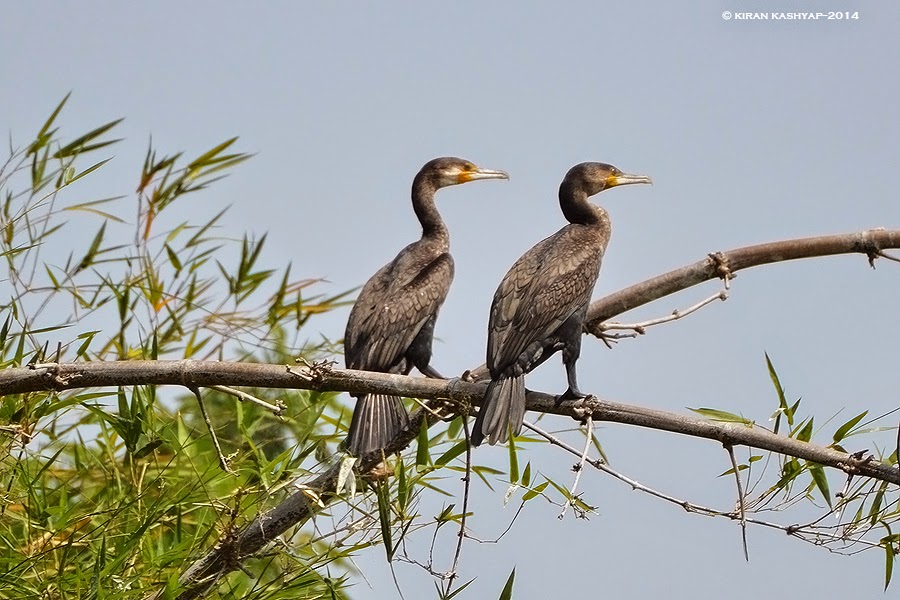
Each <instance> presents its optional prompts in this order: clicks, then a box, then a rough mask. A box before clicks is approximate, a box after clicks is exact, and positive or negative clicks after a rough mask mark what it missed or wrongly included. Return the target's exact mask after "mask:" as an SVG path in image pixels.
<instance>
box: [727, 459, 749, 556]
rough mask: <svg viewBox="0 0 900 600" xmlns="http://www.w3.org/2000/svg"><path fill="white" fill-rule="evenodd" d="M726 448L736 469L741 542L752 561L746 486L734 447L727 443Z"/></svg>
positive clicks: (733, 467)
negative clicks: (748, 534)
mask: <svg viewBox="0 0 900 600" xmlns="http://www.w3.org/2000/svg"><path fill="white" fill-rule="evenodd" d="M725 450H726V451H727V452H728V457H729V458H730V459H731V469H732V470H733V471H734V480H735V482H736V483H737V493H738V510H739V511H740V516H741V542H742V543H743V545H744V560H746V561H747V562H750V551H749V550H748V549H747V512H746V510H745V508H744V487H743V485H742V484H741V471H740V469H738V464H737V460H736V459H735V458H734V447H733V446H731V445H730V444H725Z"/></svg>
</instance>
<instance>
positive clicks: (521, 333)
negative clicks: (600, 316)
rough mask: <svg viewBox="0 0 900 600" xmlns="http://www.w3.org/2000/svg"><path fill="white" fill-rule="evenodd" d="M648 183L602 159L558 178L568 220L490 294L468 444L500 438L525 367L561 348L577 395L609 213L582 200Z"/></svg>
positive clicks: (509, 425)
mask: <svg viewBox="0 0 900 600" xmlns="http://www.w3.org/2000/svg"><path fill="white" fill-rule="evenodd" d="M631 183H651V181H650V178H649V177H646V176H643V175H626V174H625V173H622V172H621V171H620V170H619V169H617V168H615V167H613V166H610V165H607V164H603V163H581V164H579V165H575V166H574V167H572V168H571V169H569V172H568V173H566V176H565V178H563V181H562V184H560V186H559V205H560V208H562V212H563V215H564V216H565V217H566V219H567V220H568V221H569V225H566V226H565V227H563V228H562V229H560V230H559V231H557V232H556V233H555V234H553V235H551V236H550V237H548V238H547V239H545V240H543V241H541V242H539V243H538V244H537V245H535V246H534V247H533V248H531V250H529V251H528V252H526V253H525V254H523V255H522V257H521V258H519V260H517V261H516V263H515V264H514V265H513V266H512V268H511V269H510V270H509V272H508V273H507V274H506V276H505V277H504V278H503V281H501V282H500V287H498V288H497V292H496V293H495V294H494V300H493V303H492V304H491V316H490V321H489V324H488V344H487V366H488V370H489V371H490V374H491V383H490V384H489V385H488V388H487V392H486V393H485V396H484V403H483V404H482V406H481V410H480V411H479V413H478V417H477V419H476V420H475V427H474V429H473V432H472V444H474V445H475V446H478V445H479V444H481V442H483V441H484V439H485V438H487V440H488V442H489V443H491V444H495V443H497V442H505V441H506V440H507V438H508V436H509V434H510V432H512V435H513V436H515V435H518V434H519V432H520V431H521V429H522V421H523V420H524V418H525V374H526V373H529V372H531V371H532V370H534V369H535V368H537V366H538V365H540V364H541V363H543V362H544V361H545V360H547V359H548V358H550V357H551V356H552V355H553V354H554V353H555V352H556V351H558V350H562V359H563V363H564V364H565V366H566V376H567V378H568V383H569V389H567V390H566V393H565V394H564V395H563V397H564V398H583V397H584V394H582V393H581V391H580V390H579V389H578V381H577V379H576V377H575V362H576V361H577V360H578V355H579V354H580V353H581V330H582V325H583V324H584V317H585V314H586V313H587V308H588V304H589V302H590V299H591V292H592V291H593V289H594V284H595V283H596V282H597V276H598V275H599V274H600V262H601V260H602V259H603V253H604V252H605V251H606V246H607V244H608V243H609V236H610V233H611V226H610V221H609V214H608V213H607V212H606V211H605V210H603V209H602V208H601V207H599V206H596V205H594V204H591V203H590V202H588V198H589V197H590V196H593V195H594V194H598V193H600V192H602V191H603V190H605V189H608V188H611V187H615V186H618V185H627V184H631Z"/></svg>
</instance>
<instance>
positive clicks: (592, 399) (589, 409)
mask: <svg viewBox="0 0 900 600" xmlns="http://www.w3.org/2000/svg"><path fill="white" fill-rule="evenodd" d="M600 406H601V400H600V399H599V398H597V396H594V395H593V394H588V395H587V396H585V397H584V398H582V399H581V400H579V401H578V402H576V403H575V405H574V406H572V418H573V419H575V420H576V421H578V422H579V423H581V424H582V425H585V424H587V423H589V422H590V419H592V418H593V416H594V411H596V410H597V409H599V408H600Z"/></svg>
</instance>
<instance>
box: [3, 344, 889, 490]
mask: <svg viewBox="0 0 900 600" xmlns="http://www.w3.org/2000/svg"><path fill="white" fill-rule="evenodd" d="M120 385H180V386H198V387H209V386H215V385H226V386H251V387H269V388H290V389H307V390H316V391H320V392H353V393H358V394H390V395H396V396H407V397H414V398H422V399H429V400H451V401H452V402H454V403H463V404H464V403H469V404H473V405H475V406H480V405H481V401H482V397H483V395H484V390H485V384H484V383H470V382H466V381H461V380H450V381H447V380H443V379H429V378H425V377H408V376H405V375H392V374H388V373H370V372H368V371H354V370H351V369H332V368H330V367H316V366H314V367H310V368H304V369H303V370H302V371H298V370H296V369H290V368H288V367H286V366H285V365H269V364H261V363H225V362H214V361H190V360H183V361H152V360H146V361H110V362H91V363H60V364H56V363H49V364H39V365H34V366H33V367H31V368H28V367H24V368H18V369H4V370H3V371H0V395H6V394H15V393H24V392H36V391H41V390H64V389H73V388H96V387H111V386H120ZM433 409H434V406H432V410H433ZM528 409H529V410H533V411H537V412H542V413H549V414H556V415H562V416H568V417H572V418H573V419H577V420H578V421H583V420H584V419H586V418H587V417H588V416H590V417H591V419H593V420H594V421H609V422H613V423H623V424H627V425H636V426H638V427H646V428H649V429H658V430H662V431H670V432H673V433H680V434H684V435H689V436H693V437H700V438H707V439H711V440H716V441H718V442H720V443H722V444H731V445H734V446H750V447H753V448H760V449H762V450H770V451H772V452H778V453H781V454H785V455H788V456H794V457H796V458H801V459H804V460H810V461H813V462H816V463H819V464H822V465H825V466H828V467H833V468H836V469H840V470H842V471H844V472H845V473H848V474H854V475H863V476H865V477H873V478H875V479H879V480H882V481H889V482H891V483H896V484H900V471H898V470H897V469H895V468H893V467H891V466H889V465H887V464H883V463H881V462H878V461H875V460H872V459H871V458H856V457H854V456H851V455H849V454H845V453H843V452H838V451H836V450H832V449H830V448H823V447H820V446H816V445H814V444H808V443H806V442H800V441H797V440H794V439H790V438H786V437H784V436H779V435H775V434H774V433H771V432H770V431H768V430H766V429H763V428H762V427H755V426H747V425H745V424H743V423H725V422H720V421H709V420H706V419H701V418H698V417H693V416H687V415H679V414H676V413H670V412H666V411H662V410H655V409H652V408H648V407H645V406H632V405H629V404H622V403H618V402H611V401H608V400H599V399H596V398H594V397H588V398H586V399H583V400H566V401H559V398H558V396H554V395H551V394H545V393H542V392H533V391H529V392H528ZM431 418H435V417H433V416H432V417H431ZM415 431H418V430H415ZM410 439H412V438H410ZM400 442H401V440H398V444H399V445H397V444H392V445H391V448H390V449H389V451H390V450H394V449H397V450H399V449H402V448H403V447H405V444H402V443H400ZM395 446H396V447H395ZM361 462H363V463H365V461H361ZM375 464H377V463H375ZM360 472H361V473H365V472H366V469H365V467H364V465H362V464H361V465H360Z"/></svg>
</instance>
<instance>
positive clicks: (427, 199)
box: [412, 177, 450, 239]
mask: <svg viewBox="0 0 900 600" xmlns="http://www.w3.org/2000/svg"><path fill="white" fill-rule="evenodd" d="M436 191H437V189H436V188H435V187H434V185H433V184H432V183H430V182H429V181H428V180H427V179H425V178H421V177H416V179H415V180H414V181H413V187H412V203H413V210H414V211H415V212H416V217H418V218H419V223H421V224H422V237H423V238H438V239H449V237H450V234H449V232H448V231H447V226H446V225H445V224H444V220H443V219H442V218H441V214H440V213H439V212H438V209H437V206H436V205H435V203H434V193H435V192H436Z"/></svg>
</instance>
